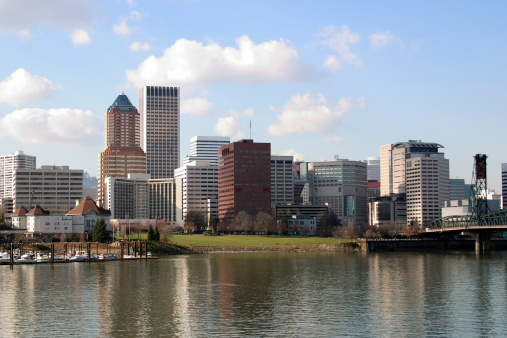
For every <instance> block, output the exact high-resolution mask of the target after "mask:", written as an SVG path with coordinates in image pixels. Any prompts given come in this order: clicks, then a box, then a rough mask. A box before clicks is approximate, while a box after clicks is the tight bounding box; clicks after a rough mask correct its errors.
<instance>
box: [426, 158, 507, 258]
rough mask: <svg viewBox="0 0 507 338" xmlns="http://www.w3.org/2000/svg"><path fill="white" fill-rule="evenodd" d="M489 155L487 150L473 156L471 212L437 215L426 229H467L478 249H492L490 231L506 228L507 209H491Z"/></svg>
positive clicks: (433, 231)
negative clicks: (487, 173)
mask: <svg viewBox="0 0 507 338" xmlns="http://www.w3.org/2000/svg"><path fill="white" fill-rule="evenodd" d="M486 158H487V156H486V155H484V154H477V155H475V156H474V160H475V163H474V168H473V174H472V187H471V190H472V191H471V194H470V203H469V206H470V210H471V211H470V212H469V214H468V215H459V216H447V217H443V218H439V219H436V220H434V221H433V222H431V224H430V227H429V228H427V229H426V231H425V233H466V234H469V235H471V236H472V237H474V238H475V250H476V251H489V250H491V234H492V233H495V232H503V231H507V210H505V209H503V210H500V211H498V212H490V210H489V207H488V202H487V188H488V187H487V177H486Z"/></svg>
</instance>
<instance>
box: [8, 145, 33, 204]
mask: <svg viewBox="0 0 507 338" xmlns="http://www.w3.org/2000/svg"><path fill="white" fill-rule="evenodd" d="M35 165H36V159H35V156H31V155H25V154H24V153H23V151H21V150H18V151H16V152H15V153H14V154H12V155H4V156H0V207H3V209H5V210H4V211H5V212H7V213H12V212H13V211H14V208H13V203H12V199H13V198H14V172H15V171H16V169H35Z"/></svg>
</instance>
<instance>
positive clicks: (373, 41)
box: [0, 0, 507, 192]
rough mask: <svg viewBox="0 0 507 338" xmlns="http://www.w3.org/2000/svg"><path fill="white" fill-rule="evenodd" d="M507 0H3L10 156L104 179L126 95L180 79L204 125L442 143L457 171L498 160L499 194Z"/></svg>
mask: <svg viewBox="0 0 507 338" xmlns="http://www.w3.org/2000/svg"><path fill="white" fill-rule="evenodd" d="M506 12H507V3H506V2H504V1H481V2H479V1H420V2H415V1H361V2H357V1H347V2H346V1H311V2H310V1H163V0H151V1H134V0H130V1H124V0H116V1H113V0H111V1H69V0H45V1H28V0H16V1H8V0H0V46H1V47H0V154H3V155H5V154H11V153H13V152H14V151H16V150H18V149H20V150H23V151H24V152H25V153H27V154H31V155H36V156H37V164H38V165H44V164H56V165H69V166H70V167H71V168H73V169H84V170H86V171H88V172H89V173H90V174H91V175H96V174H97V155H98V153H99V152H100V151H101V150H102V149H103V148H104V140H103V131H104V124H103V117H104V114H105V113H106V110H107V108H108V107H109V106H110V105H111V104H112V103H113V101H114V99H115V98H116V97H117V95H118V94H119V93H120V91H121V90H122V88H123V90H124V91H125V93H126V94H127V95H128V96H129V98H130V100H131V101H132V103H133V104H134V105H135V106H138V94H137V93H138V88H139V87H141V86H143V85H165V86H179V87H181V92H182V97H181V99H182V102H181V114H182V115H181V152H182V154H181V158H183V157H184V156H185V155H187V154H188V152H189V148H190V147H189V142H190V138H191V137H192V136H195V135H222V136H230V137H231V139H232V140H233V141H234V140H238V139H240V138H248V137H249V136H250V131H249V121H250V120H251V121H252V130H251V135H252V138H253V139H254V140H255V141H257V142H270V143H271V148H272V152H273V154H280V155H294V156H295V157H296V158H297V159H299V160H305V161H321V160H332V159H333V157H334V156H335V155H339V156H340V157H341V158H348V159H351V160H363V159H366V158H367V157H368V156H379V148H380V146H381V145H383V144H388V143H394V142H400V141H407V140H409V139H421V140H422V141H427V142H438V143H440V144H442V145H443V146H444V149H443V151H444V152H445V154H446V157H447V158H449V160H450V170H451V178H464V179H465V180H466V181H467V182H469V181H470V178H471V176H472V165H473V156H474V155H475V154H476V153H485V154H487V155H488V161H489V162H488V175H489V180H488V186H489V187H492V188H495V189H496V190H497V192H500V187H501V184H500V180H501V173H500V171H501V163H502V162H507V154H506V153H505V151H504V149H503V148H504V145H505V143H506V137H505V133H504V130H505V127H504V121H505V110H506V108H505V107H506V104H505V98H506V97H507V92H506V91H507V90H506V88H507V57H506V55H507V43H506V41H507V21H506V20H505V13H506Z"/></svg>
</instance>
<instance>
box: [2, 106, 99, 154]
mask: <svg viewBox="0 0 507 338" xmlns="http://www.w3.org/2000/svg"><path fill="white" fill-rule="evenodd" d="M0 124H1V125H2V134H1V135H2V137H9V138H11V139H14V140H16V141H18V142H21V143H25V144H34V143H60V144H69V143H71V144H76V145H83V144H100V143H101V142H102V140H103V138H102V128H103V126H102V122H101V119H100V118H98V117H96V116H94V115H93V114H92V112H91V111H89V110H80V109H70V108H59V109H40V108H24V109H19V110H15V111H14V112H12V113H10V114H8V115H6V116H5V117H4V118H3V119H1V120H0Z"/></svg>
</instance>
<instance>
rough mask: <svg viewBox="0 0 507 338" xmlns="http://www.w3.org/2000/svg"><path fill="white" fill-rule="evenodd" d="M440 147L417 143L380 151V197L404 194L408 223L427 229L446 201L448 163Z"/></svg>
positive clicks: (448, 195) (389, 145)
mask: <svg viewBox="0 0 507 338" xmlns="http://www.w3.org/2000/svg"><path fill="white" fill-rule="evenodd" d="M440 148H443V147H442V146H441V145H440V144H438V143H427V142H421V140H409V141H408V142H398V143H394V144H388V145H385V146H382V147H381V148H380V172H381V180H380V184H381V195H382V196H389V195H390V194H400V193H401V194H406V201H407V223H408V224H412V223H414V222H415V223H416V224H418V225H422V226H427V225H428V224H429V223H430V222H431V221H432V220H434V219H437V218H439V217H441V208H442V207H443V206H444V201H447V200H449V198H450V181H449V160H448V159H446V158H444V153H441V152H439V149H440Z"/></svg>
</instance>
